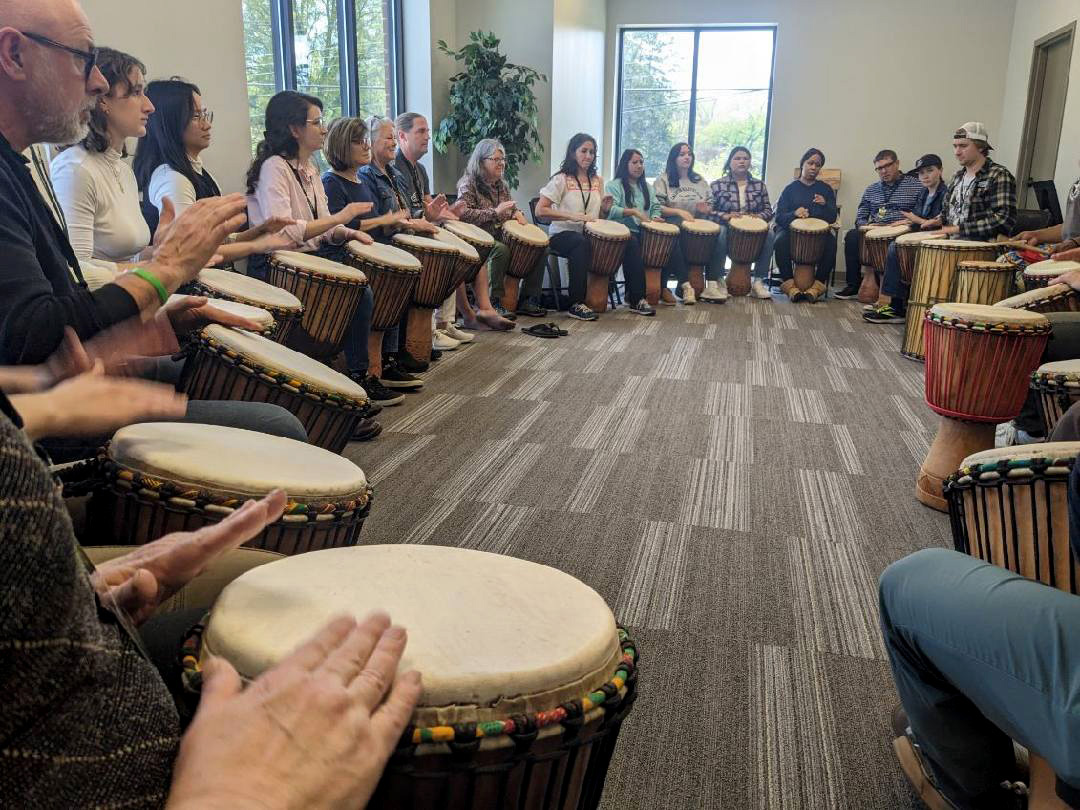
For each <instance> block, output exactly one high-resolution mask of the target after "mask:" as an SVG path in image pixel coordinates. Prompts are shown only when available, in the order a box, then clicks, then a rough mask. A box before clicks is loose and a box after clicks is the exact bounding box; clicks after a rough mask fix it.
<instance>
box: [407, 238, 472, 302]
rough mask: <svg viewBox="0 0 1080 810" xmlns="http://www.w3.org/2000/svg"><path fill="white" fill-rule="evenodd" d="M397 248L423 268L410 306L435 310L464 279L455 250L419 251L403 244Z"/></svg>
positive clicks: (459, 255) (458, 256)
mask: <svg viewBox="0 0 1080 810" xmlns="http://www.w3.org/2000/svg"><path fill="white" fill-rule="evenodd" d="M397 247H400V248H401V249H402V250H405V251H407V252H409V253H411V254H413V255H414V256H415V257H416V258H418V259H419V260H420V262H421V264H423V266H424V267H423V269H422V270H421V271H420V280H419V281H418V282H417V284H416V288H415V289H414V290H413V294H412V305H413V306H416V307H422V308H424V309H437V308H438V307H440V306H442V302H443V301H445V300H446V296H448V295H449V294H450V292H451V291H452V290H454V289H456V288H457V286H458V284H460V283H461V281H462V279H463V278H464V275H463V273H462V268H461V262H460V261H459V259H460V257H461V254H460V253H458V252H457V251H456V250H454V251H438V252H436V251H427V250H419V249H415V248H412V247H410V246H408V245H405V244H400V245H397Z"/></svg>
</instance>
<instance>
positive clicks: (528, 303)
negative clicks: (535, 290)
mask: <svg viewBox="0 0 1080 810" xmlns="http://www.w3.org/2000/svg"><path fill="white" fill-rule="evenodd" d="M515 314H517V315H527V316H528V317H530V318H543V317H544V316H545V315H547V314H548V313H547V310H546V309H544V308H543V307H542V306H540V304H539V303H537V301H536V299H535V298H526V299H525V300H524V301H521V302H519V303H518V306H517V309H516V310H515Z"/></svg>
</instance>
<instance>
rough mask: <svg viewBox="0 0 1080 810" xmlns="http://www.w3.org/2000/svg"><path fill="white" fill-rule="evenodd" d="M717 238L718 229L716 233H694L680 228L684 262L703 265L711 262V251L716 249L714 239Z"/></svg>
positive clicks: (718, 235) (718, 234)
mask: <svg viewBox="0 0 1080 810" xmlns="http://www.w3.org/2000/svg"><path fill="white" fill-rule="evenodd" d="M719 238H720V232H719V231H717V232H716V233H695V232H694V231H688V230H686V229H685V228H680V229H679V239H680V241H681V244H682V251H683V258H685V259H686V263H687V264H693V265H697V266H699V267H704V266H705V265H707V264H708V263H709V262H711V261H712V257H713V252H714V251H715V250H716V240H717V239H719Z"/></svg>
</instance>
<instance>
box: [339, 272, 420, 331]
mask: <svg viewBox="0 0 1080 810" xmlns="http://www.w3.org/2000/svg"><path fill="white" fill-rule="evenodd" d="M349 265H350V266H351V267H355V268H356V269H357V270H360V271H361V272H363V273H364V275H366V276H367V278H368V284H370V285H371V294H372V297H373V298H374V306H373V309H372V311H371V328H372V330H373V331H376V332H385V331H386V330H387V329H393V328H394V327H395V326H397V325H398V323H399V322H400V321H401V318H402V316H403V315H404V314H405V309H406V308H407V307H408V306H409V301H411V300H412V296H413V290H414V289H415V288H416V285H417V283H418V282H419V281H420V272H421V271H419V270H402V269H400V268H398V267H391V266H389V265H385V264H376V263H374V262H370V261H363V260H361V259H359V258H358V257H356V256H350V258H349Z"/></svg>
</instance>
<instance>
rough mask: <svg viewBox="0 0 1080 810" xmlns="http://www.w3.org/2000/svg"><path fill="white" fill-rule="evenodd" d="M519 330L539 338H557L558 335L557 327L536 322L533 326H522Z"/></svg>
mask: <svg viewBox="0 0 1080 810" xmlns="http://www.w3.org/2000/svg"><path fill="white" fill-rule="evenodd" d="M521 331H522V332H524V333H525V334H527V335H532V336H533V337H540V338H557V337H558V336H559V330H558V329H552V328H551V325H550V324H546V323H538V324H534V325H533V326H523V327H521Z"/></svg>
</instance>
